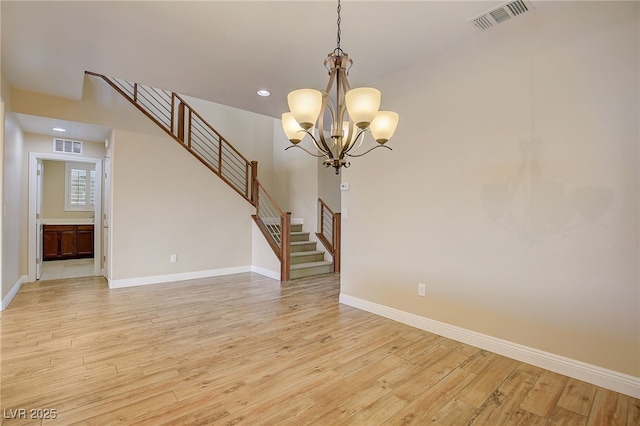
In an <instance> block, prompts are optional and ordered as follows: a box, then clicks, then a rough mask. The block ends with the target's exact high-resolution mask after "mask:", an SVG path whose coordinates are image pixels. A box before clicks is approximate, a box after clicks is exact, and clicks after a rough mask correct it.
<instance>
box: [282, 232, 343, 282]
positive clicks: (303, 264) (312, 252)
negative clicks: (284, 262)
mask: <svg viewBox="0 0 640 426" xmlns="http://www.w3.org/2000/svg"><path fill="white" fill-rule="evenodd" d="M290 235H291V237H290V247H291V266H290V275H289V278H290V279H292V280H293V279H296V278H304V277H309V276H312V275H321V274H330V273H332V272H333V263H332V262H327V261H326V260H324V252H322V251H319V250H316V244H317V243H316V242H314V241H310V240H309V233H308V232H304V231H303V230H302V224H291V233H290Z"/></svg>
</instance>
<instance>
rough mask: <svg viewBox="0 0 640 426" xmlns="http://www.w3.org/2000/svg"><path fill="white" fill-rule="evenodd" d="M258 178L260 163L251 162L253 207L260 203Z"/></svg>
mask: <svg viewBox="0 0 640 426" xmlns="http://www.w3.org/2000/svg"><path fill="white" fill-rule="evenodd" d="M257 178H258V162H257V161H252V162H251V203H253V205H255V206H256V207H257V205H256V203H257V202H258V184H257V182H256V179H257Z"/></svg>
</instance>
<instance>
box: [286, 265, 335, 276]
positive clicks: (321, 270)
mask: <svg viewBox="0 0 640 426" xmlns="http://www.w3.org/2000/svg"><path fill="white" fill-rule="evenodd" d="M332 272H333V269H332V267H331V265H327V266H317V267H314V268H304V269H295V270H293V271H291V277H290V278H291V279H296V278H304V277H310V276H312V275H322V274H330V273H332Z"/></svg>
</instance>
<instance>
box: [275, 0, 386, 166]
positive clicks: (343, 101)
mask: <svg viewBox="0 0 640 426" xmlns="http://www.w3.org/2000/svg"><path fill="white" fill-rule="evenodd" d="M340 10H341V5H340V0H338V10H337V12H338V22H337V24H338V34H337V37H336V40H337V47H336V48H335V49H334V50H333V52H331V53H330V54H329V55H327V59H326V60H325V61H324V66H325V68H326V69H327V71H329V83H328V84H327V87H326V89H324V90H315V89H298V90H294V91H293V92H291V93H289V95H288V96H287V103H288V105H289V110H290V111H291V112H286V113H284V114H282V127H283V129H284V132H285V135H286V136H287V138H288V139H289V141H291V143H292V145H290V146H288V147H287V148H286V149H289V148H300V149H302V150H303V151H305V152H307V153H308V154H310V155H313V156H315V157H318V158H321V157H325V160H324V162H323V164H324V165H325V166H326V167H333V168H334V169H335V171H336V174H338V173H340V168H342V167H345V168H346V167H349V165H350V163H349V161H348V157H362V156H363V155H365V154H367V153H369V152H371V151H373V150H374V149H376V148H387V149H389V150H391V148H390V147H388V146H387V145H385V143H386V142H388V141H389V139H391V137H392V136H393V133H394V132H395V130H396V128H397V127H398V119H399V116H398V114H396V113H395V112H392V111H379V109H380V100H381V97H382V95H381V93H380V91H379V90H378V89H375V88H372V87H358V88H354V89H352V88H351V86H350V85H349V81H348V80H347V75H348V73H349V69H350V68H351V65H352V64H353V61H352V60H351V59H350V58H349V55H347V54H346V53H345V52H344V51H343V50H342V49H341V48H340V22H341V18H340ZM327 113H329V114H330V115H327ZM329 119H330V121H331V127H330V129H329V134H328V135H326V134H325V124H326V123H325V122H328V121H329ZM316 131H317V137H316V136H315V135H314V133H315V132H316ZM367 132H370V133H371V135H372V137H373V139H374V140H375V141H376V142H377V144H376V145H374V146H373V147H372V148H369V149H368V150H366V151H365V152H363V153H360V154H356V152H357V151H358V149H359V148H360V147H361V146H362V144H363V141H364V136H365V133H367ZM306 135H309V136H310V137H311V141H312V143H313V146H314V148H315V149H316V151H317V153H314V152H312V151H309V150H307V149H306V148H304V147H302V146H301V145H300V142H301V141H302V140H303V139H304V137H305V136H306Z"/></svg>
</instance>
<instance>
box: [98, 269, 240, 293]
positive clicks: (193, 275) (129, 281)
mask: <svg viewBox="0 0 640 426" xmlns="http://www.w3.org/2000/svg"><path fill="white" fill-rule="evenodd" d="M251 268H252V267H251V266H236V267H231V268H221V269H209V270H206V271H195V272H179V273H176V274H168V275H153V276H148V277H137V278H122V279H119V280H110V281H109V288H124V287H135V286H139V285H149V284H161V283H169V282H175V281H186V280H195V279H199V278H208V277H217V276H220V275H232V274H240V273H243V272H251Z"/></svg>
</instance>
